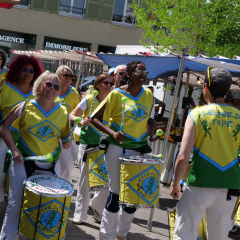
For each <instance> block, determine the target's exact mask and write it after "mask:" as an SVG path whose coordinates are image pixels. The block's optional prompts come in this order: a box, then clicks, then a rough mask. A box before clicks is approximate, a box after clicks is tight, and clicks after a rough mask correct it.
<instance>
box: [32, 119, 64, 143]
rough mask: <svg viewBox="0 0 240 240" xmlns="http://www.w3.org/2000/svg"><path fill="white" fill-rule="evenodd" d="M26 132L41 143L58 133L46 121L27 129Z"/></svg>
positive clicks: (54, 127)
mask: <svg viewBox="0 0 240 240" xmlns="http://www.w3.org/2000/svg"><path fill="white" fill-rule="evenodd" d="M28 131H29V132H30V133H32V134H33V135H34V136H35V137H37V138H38V139H40V140H41V141H43V142H46V141H47V140H48V139H49V138H52V137H56V136H57V135H58V134H59V133H60V131H59V130H58V128H57V127H56V126H54V125H53V124H52V123H51V122H49V121H47V120H45V121H43V122H41V123H39V124H37V125H35V126H33V127H31V128H29V129H28Z"/></svg>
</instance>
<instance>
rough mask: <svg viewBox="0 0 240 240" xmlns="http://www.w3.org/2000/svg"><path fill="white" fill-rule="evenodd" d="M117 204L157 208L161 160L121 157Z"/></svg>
mask: <svg viewBox="0 0 240 240" xmlns="http://www.w3.org/2000/svg"><path fill="white" fill-rule="evenodd" d="M120 160H121V172H120V193H119V203H120V204H123V205H127V206H132V207H137V208H139V207H141V208H154V207H158V203H159V189H160V184H159V183H160V174H161V169H162V165H161V160H160V159H158V158H154V157H152V158H150V157H137V156H130V157H126V156H125V157H121V158H120Z"/></svg>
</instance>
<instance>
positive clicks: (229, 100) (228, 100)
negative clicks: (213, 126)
mask: <svg viewBox="0 0 240 240" xmlns="http://www.w3.org/2000/svg"><path fill="white" fill-rule="evenodd" d="M224 102H225V103H232V104H234V102H235V99H233V98H224Z"/></svg>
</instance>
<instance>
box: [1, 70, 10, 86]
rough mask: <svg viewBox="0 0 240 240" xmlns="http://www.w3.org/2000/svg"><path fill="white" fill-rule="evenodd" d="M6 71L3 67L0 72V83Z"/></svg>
mask: <svg viewBox="0 0 240 240" xmlns="http://www.w3.org/2000/svg"><path fill="white" fill-rule="evenodd" d="M7 72H8V69H3V70H2V71H1V72H0V85H1V83H2V81H3V80H4V79H5V78H6V75H7Z"/></svg>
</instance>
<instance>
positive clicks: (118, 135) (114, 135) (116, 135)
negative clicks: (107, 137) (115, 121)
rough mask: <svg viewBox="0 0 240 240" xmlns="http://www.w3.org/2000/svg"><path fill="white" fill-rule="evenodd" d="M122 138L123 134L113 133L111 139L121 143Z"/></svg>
mask: <svg viewBox="0 0 240 240" xmlns="http://www.w3.org/2000/svg"><path fill="white" fill-rule="evenodd" d="M124 137H125V133H123V132H120V131H118V132H115V133H114V134H113V138H114V139H116V140H117V141H119V142H122V143H123V142H124Z"/></svg>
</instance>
